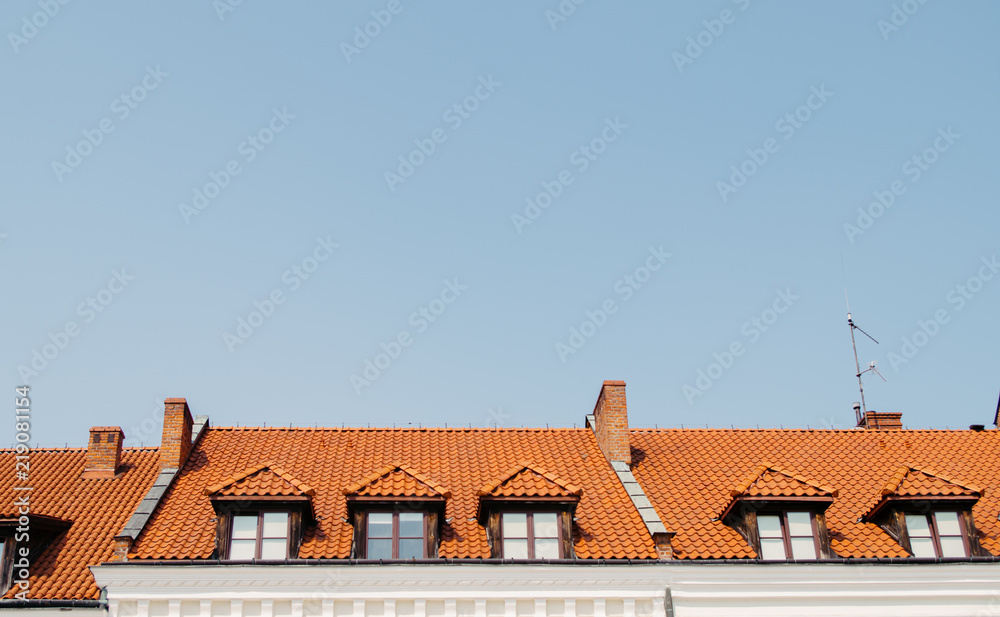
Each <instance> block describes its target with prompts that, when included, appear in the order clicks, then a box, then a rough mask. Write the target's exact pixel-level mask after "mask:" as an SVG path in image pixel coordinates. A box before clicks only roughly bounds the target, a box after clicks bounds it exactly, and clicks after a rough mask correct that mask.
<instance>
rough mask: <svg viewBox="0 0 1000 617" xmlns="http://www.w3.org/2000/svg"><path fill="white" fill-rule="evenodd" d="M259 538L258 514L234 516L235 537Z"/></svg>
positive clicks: (245, 538) (244, 538)
mask: <svg viewBox="0 0 1000 617" xmlns="http://www.w3.org/2000/svg"><path fill="white" fill-rule="evenodd" d="M237 538H238V539H241V540H254V541H256V540H257V515H256V514H254V515H252V516H247V515H238V516H234V517H233V539H237Z"/></svg>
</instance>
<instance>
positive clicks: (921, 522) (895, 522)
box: [862, 467, 987, 559]
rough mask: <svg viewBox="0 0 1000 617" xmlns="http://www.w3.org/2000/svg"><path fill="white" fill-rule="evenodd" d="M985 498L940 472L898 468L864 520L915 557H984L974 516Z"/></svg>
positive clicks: (976, 490) (972, 487)
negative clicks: (977, 506) (980, 501)
mask: <svg viewBox="0 0 1000 617" xmlns="http://www.w3.org/2000/svg"><path fill="white" fill-rule="evenodd" d="M981 494H982V493H981V491H980V490H979V489H978V488H976V487H974V486H970V485H966V484H960V483H958V482H955V481H953V480H949V479H947V478H944V477H942V476H941V475H939V474H936V473H933V472H930V471H927V470H921V469H915V468H912V467H900V468H899V469H897V470H896V472H895V473H894V474H893V475H892V477H891V478H889V481H888V482H886V484H885V486H883V487H882V495H881V498H880V499H879V500H878V502H876V504H875V505H874V506H872V507H871V508H870V509H869V511H868V512H866V513H865V514H864V515H863V516H862V520H864V521H869V522H873V523H875V524H877V525H878V526H879V527H881V528H882V529H883V530H884V531H885V532H886V533H887V534H889V535H890V536H891V537H892V538H893V539H894V540H896V541H897V542H899V545H900V546H901V547H902V548H903V549H905V550H906V551H907V552H909V554H910V555H911V556H913V557H916V558H925V559H935V558H954V559H961V558H968V557H970V556H978V555H985V554H987V553H985V551H983V549H982V547H981V546H980V545H979V538H978V535H977V532H976V526H975V522H974V520H973V516H972V507H973V506H974V505H975V504H976V502H977V501H978V500H979V497H980V495H981Z"/></svg>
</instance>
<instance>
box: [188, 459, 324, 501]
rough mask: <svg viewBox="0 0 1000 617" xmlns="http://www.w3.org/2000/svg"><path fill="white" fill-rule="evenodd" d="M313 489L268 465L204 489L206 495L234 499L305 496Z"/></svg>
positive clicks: (313, 491)
mask: <svg viewBox="0 0 1000 617" xmlns="http://www.w3.org/2000/svg"><path fill="white" fill-rule="evenodd" d="M315 492H316V491H315V489H312V488H310V487H309V486H307V485H305V484H303V483H301V482H299V481H298V480H296V479H295V477H294V476H292V475H291V474H289V473H287V472H285V471H284V470H283V469H281V468H280V467H274V466H272V465H270V464H264V465H255V466H254V467H251V468H249V469H247V470H244V471H242V472H240V473H238V474H236V475H234V476H232V477H231V478H227V479H226V480H225V481H223V482H220V483H218V484H215V485H213V486H210V487H208V488H206V489H205V494H206V495H215V496H220V497H221V496H225V497H235V496H244V495H247V496H249V495H259V496H268V497H276V496H291V495H295V496H300V497H301V496H307V495H312V494H313V493H315Z"/></svg>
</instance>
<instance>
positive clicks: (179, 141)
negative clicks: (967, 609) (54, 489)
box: [0, 0, 1000, 445]
mask: <svg viewBox="0 0 1000 617" xmlns="http://www.w3.org/2000/svg"><path fill="white" fill-rule="evenodd" d="M560 6H561V7H562V8H561V9H560ZM46 7H47V8H48V11H49V12H50V13H52V15H51V16H49V15H46V14H45V13H44V11H45V10H46ZM229 9H232V10H229ZM571 9H572V10H571ZM560 10H561V11H562V14H560ZM39 15H41V16H39ZM998 18H1000V6H998V5H997V4H996V3H991V2H963V3H950V4H949V3H944V2H926V3H923V4H921V3H919V2H917V1H916V0H910V1H909V2H895V3H894V2H857V1H855V2H838V3H822V4H821V3H800V2H771V3H763V2H757V1H756V0H750V1H746V0H738V1H735V2H731V1H729V0H726V1H716V2H709V3H704V2H701V3H695V2H689V3H683V4H682V3H655V2H635V3H628V4H627V5H625V6H623V5H622V3H611V2H598V1H596V0H589V1H587V2H583V3H582V4H580V5H576V4H573V3H572V1H571V0H567V1H565V2H563V3H562V5H560V3H559V2H556V1H555V0H552V1H550V2H538V3H526V2H522V3H490V4H486V3H464V4H459V3H450V4H447V5H443V4H435V3H421V2H412V1H410V0H401V1H400V2H398V3H397V2H389V1H387V0H386V1H383V0H376V1H371V2H363V3H361V2H358V3H350V4H348V3H336V4H334V3H319V2H299V3H295V4H287V3H282V4H279V3H251V2H244V3H242V4H239V5H236V6H230V5H229V3H228V0H220V2H216V3H213V2H210V1H208V0H204V1H198V2H187V3H171V4H169V5H147V4H145V3H127V2H117V3H101V4H100V5H92V4H87V3H77V2H70V3H69V4H66V5H61V4H58V3H57V2H55V0H53V1H52V3H51V5H47V4H46V3H45V1H44V0H43V1H42V2H38V1H35V2H31V1H26V0H25V1H22V0H17V1H11V2H6V3H5V4H4V8H3V12H2V19H0V29H2V31H3V32H4V33H6V37H5V38H6V42H7V46H6V47H5V48H4V49H3V50H2V51H0V70H2V72H3V76H4V80H3V81H4V86H5V88H4V91H5V95H4V96H3V97H2V99H0V101H2V102H0V105H2V111H3V113H2V115H0V117H2V118H3V120H2V126H3V129H2V138H3V142H4V148H3V149H2V150H0V152H2V154H0V156H2V159H0V162H2V164H0V179H2V185H3V188H4V191H3V197H2V214H0V234H2V235H0V286H2V288H3V290H4V298H5V301H4V302H3V303H2V305H0V320H2V323H3V325H4V327H3V329H2V332H0V349H2V361H3V371H4V373H5V374H6V379H5V381H6V383H7V386H6V387H7V388H9V390H10V391H12V390H13V389H14V387H15V386H18V385H21V384H23V383H28V384H29V385H30V387H31V393H32V403H33V419H34V426H33V431H32V441H33V442H37V443H40V444H44V445H62V444H64V443H69V444H70V445H84V444H85V442H86V436H87V429H88V428H89V427H90V426H93V425H121V426H122V427H123V428H124V429H125V431H126V434H127V438H128V443H130V444H138V443H140V442H142V443H145V444H147V445H149V444H156V443H158V440H159V434H160V429H159V417H158V409H160V408H161V406H162V400H163V398H165V397H171V396H182V397H186V398H187V399H188V401H189V403H190V405H191V408H192V410H193V411H194V413H196V414H207V415H209V416H210V417H211V418H212V422H213V423H214V424H217V425H232V424H237V423H238V424H241V425H244V424H251V425H253V424H262V423H267V424H268V425H273V424H288V423H292V424H294V425H304V426H312V425H314V424H319V425H330V426H339V425H341V424H346V425H353V426H358V425H362V426H363V425H368V424H372V425H379V426H382V425H385V426H391V425H396V426H401V425H402V426H406V425H409V424H413V425H417V424H420V425H424V426H441V425H445V424H447V425H449V426H455V425H465V426H467V425H470V424H471V425H473V426H487V425H494V424H500V425H503V426H544V425H551V426H573V425H574V424H580V423H581V422H582V421H583V418H584V415H585V414H587V413H589V412H590V411H591V409H592V407H593V404H594V401H595V399H596V396H597V393H598V390H599V388H600V384H601V381H602V380H604V379H624V380H626V381H627V383H628V396H629V412H630V421H631V424H632V425H634V426H653V425H658V426H660V427H663V426H680V425H682V424H683V425H684V426H705V425H709V426H716V427H722V426H726V427H728V426H730V425H735V426H737V427H754V426H758V425H760V426H785V427H789V426H794V427H805V426H810V427H830V426H835V427H838V428H846V427H850V426H853V424H854V418H853V412H852V411H851V403H852V402H853V401H855V400H857V399H858V393H857V381H856V379H855V377H854V372H855V371H854V358H853V355H852V352H851V344H850V335H849V330H848V327H847V324H846V307H845V298H844V288H845V282H846V286H847V291H848V295H849V298H850V307H851V310H852V312H853V314H854V317H855V320H856V322H857V323H858V325H860V326H861V327H862V328H864V329H865V330H866V331H867V332H868V333H870V334H871V335H872V336H874V337H875V338H876V339H878V340H879V341H880V343H881V344H880V345H875V344H874V343H872V342H871V341H869V340H868V339H866V338H864V337H863V336H860V335H859V336H860V338H859V356H860V360H861V362H862V368H864V367H865V366H867V364H868V362H869V361H872V360H874V361H876V362H877V367H878V369H879V371H880V372H881V373H882V375H884V376H885V378H886V380H887V381H886V382H882V381H881V380H880V379H878V378H877V377H875V376H874V375H873V374H871V373H869V374H868V375H866V385H867V387H866V400H867V403H868V407H869V408H870V409H877V410H885V411H901V412H903V414H904V415H903V420H904V423H905V424H907V425H908V426H910V427H914V428H922V427H935V428H943V427H945V426H950V427H952V428H956V427H961V428H964V427H966V426H968V425H969V424H972V423H986V424H989V423H990V422H991V421H992V417H993V412H994V410H995V404H996V401H997V392H998V388H1000V383H998V381H997V374H998V370H997V369H998V360H997V354H996V342H997V334H998V331H997V326H996V319H995V316H996V314H997V302H998V299H1000V277H998V276H996V270H997V265H996V260H995V256H996V255H997V253H998V251H997V241H996V237H997V231H996V230H997V229H998V228H1000V214H998V210H997V207H996V195H997V193H998V188H1000V187H998V175H997V173H996V169H997V163H998V153H997V149H996V144H997V143H998V141H1000V140H998V137H1000V126H998V120H997V115H996V110H997V109H998V108H1000V87H998V84H1000V80H998V64H997V58H998V57H1000V41H998V39H997V38H996V36H995V29H996V24H997V21H998ZM32 22H34V23H32ZM380 22H381V23H380ZM366 31H367V33H366ZM542 206H544V207H542ZM859 209H860V210H859ZM255 302H256V304H255ZM422 311H423V312H422ZM241 320H242V323H241ZM380 354H383V355H380ZM369 363H370V365H369ZM366 369H367V372H366ZM699 372H700V373H699ZM10 412H11V419H10V421H9V422H3V423H0V426H2V428H0V431H2V432H0V438H2V442H3V443H10V442H11V441H12V440H13V432H14V426H13V423H14V418H13V405H12V404H11V406H10Z"/></svg>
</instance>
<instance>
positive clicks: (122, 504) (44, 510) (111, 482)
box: [0, 448, 159, 600]
mask: <svg viewBox="0 0 1000 617" xmlns="http://www.w3.org/2000/svg"><path fill="white" fill-rule="evenodd" d="M14 456H15V453H14V452H13V451H11V450H0V466H3V468H4V469H14V460H15V459H14ZM30 457H31V458H30V459H29V460H30V464H31V471H30V474H31V475H30V478H31V481H30V485H31V487H32V488H33V490H32V492H31V511H32V513H33V514H35V515H41V516H49V517H53V518H58V519H63V520H68V521H72V524H71V526H70V527H69V529H67V530H66V531H63V532H61V533H59V534H57V535H56V536H55V537H54V539H53V540H52V542H51V543H50V544H49V545H48V546H47V547H46V548H45V550H43V551H42V553H41V555H39V556H38V558H37V559H35V561H34V562H33V563H32V565H31V570H30V571H31V579H30V582H31V592H30V596H29V597H31V598H32V599H39V600H43V599H47V600H52V599H75V600H96V599H97V598H98V597H99V596H100V590H99V589H98V588H97V585H95V584H94V579H93V577H92V576H91V574H90V570H89V569H88V566H90V565H95V564H98V563H101V562H103V561H108V560H110V559H111V556H112V552H113V548H114V536H115V535H116V534H117V533H118V532H120V531H121V530H122V528H123V527H124V526H125V523H126V522H128V519H129V518H130V517H131V516H132V512H133V511H134V510H135V508H136V506H138V505H139V502H140V501H141V500H142V498H143V497H144V496H145V495H146V492H147V491H148V490H149V488H150V487H151V486H152V485H153V482H154V481H155V480H156V476H157V474H158V473H159V452H158V450H155V449H131V448H130V449H125V450H123V451H122V459H121V467H120V468H119V469H120V471H119V473H118V475H116V476H115V477H114V478H106V479H90V480H84V479H82V478H81V475H82V474H83V468H84V464H85V462H86V458H87V451H86V450H85V449H82V448H67V449H59V450H49V449H34V450H32V451H31V453H30ZM21 485H23V483H21V482H18V483H17V484H16V486H21ZM14 486H15V479H14V474H12V473H10V474H7V473H5V474H2V475H0V493H2V494H4V495H13V494H14V490H13V487H14ZM17 591H18V590H17V587H16V586H15V587H13V588H12V589H10V590H9V591H8V592H7V594H6V595H4V596H3V597H4V598H12V597H14V594H15V593H16V592H17Z"/></svg>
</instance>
